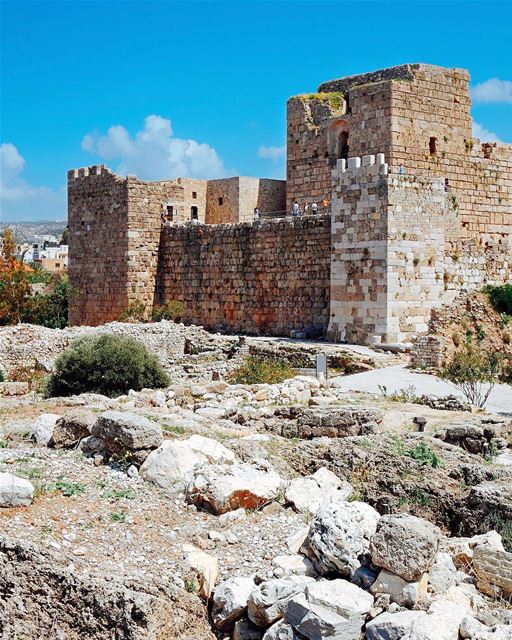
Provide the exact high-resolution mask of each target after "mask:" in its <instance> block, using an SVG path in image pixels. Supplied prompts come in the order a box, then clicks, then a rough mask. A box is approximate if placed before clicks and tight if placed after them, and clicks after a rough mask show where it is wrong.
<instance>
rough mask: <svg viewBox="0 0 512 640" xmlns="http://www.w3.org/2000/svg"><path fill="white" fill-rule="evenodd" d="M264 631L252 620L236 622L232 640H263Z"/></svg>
mask: <svg viewBox="0 0 512 640" xmlns="http://www.w3.org/2000/svg"><path fill="white" fill-rule="evenodd" d="M262 638H263V629H262V628H261V627H257V626H256V625H255V624H253V623H252V622H251V621H250V620H238V622H235V628H234V630H233V637H232V640H262Z"/></svg>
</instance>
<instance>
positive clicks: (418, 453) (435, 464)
mask: <svg viewBox="0 0 512 640" xmlns="http://www.w3.org/2000/svg"><path fill="white" fill-rule="evenodd" d="M407 455H408V456H409V457H411V458H413V459H414V460H417V461H418V462H419V463H420V464H421V465H423V466H426V467H432V468H433V469H439V467H442V466H443V463H442V461H441V458H440V457H439V456H438V455H437V453H436V452H435V451H434V450H433V449H431V448H430V447H429V446H428V444H427V443H426V442H420V443H419V444H417V445H416V446H415V447H414V448H413V449H409V451H407Z"/></svg>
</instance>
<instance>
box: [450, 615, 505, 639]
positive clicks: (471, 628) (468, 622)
mask: <svg viewBox="0 0 512 640" xmlns="http://www.w3.org/2000/svg"><path fill="white" fill-rule="evenodd" d="M459 635H460V637H461V638H462V640H511V638H512V627H511V626H510V625H504V624H497V625H493V627H492V629H490V628H489V627H487V626H486V625H485V624H482V623H481V622H479V621H478V620H477V619H476V618H474V617H473V616H471V615H467V616H466V617H465V618H464V620H463V621H462V622H461V625H460V627H459Z"/></svg>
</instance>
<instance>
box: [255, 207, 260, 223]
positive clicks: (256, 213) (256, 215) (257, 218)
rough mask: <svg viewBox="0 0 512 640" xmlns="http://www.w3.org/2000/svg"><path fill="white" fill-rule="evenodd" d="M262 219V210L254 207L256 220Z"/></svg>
mask: <svg viewBox="0 0 512 640" xmlns="http://www.w3.org/2000/svg"><path fill="white" fill-rule="evenodd" d="M259 219H260V210H259V209H258V207H254V222H258V221H259Z"/></svg>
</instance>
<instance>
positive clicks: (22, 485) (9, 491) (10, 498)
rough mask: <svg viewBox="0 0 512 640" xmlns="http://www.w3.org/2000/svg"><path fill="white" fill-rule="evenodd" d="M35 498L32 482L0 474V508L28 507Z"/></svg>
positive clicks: (8, 474) (7, 474) (9, 474)
mask: <svg viewBox="0 0 512 640" xmlns="http://www.w3.org/2000/svg"><path fill="white" fill-rule="evenodd" d="M33 497H34V487H33V485H32V483H31V482H29V481H28V480H25V478H18V476H13V475H12V474H11V473H0V507H28V506H29V505H30V504H31V503H32V498H33Z"/></svg>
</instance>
